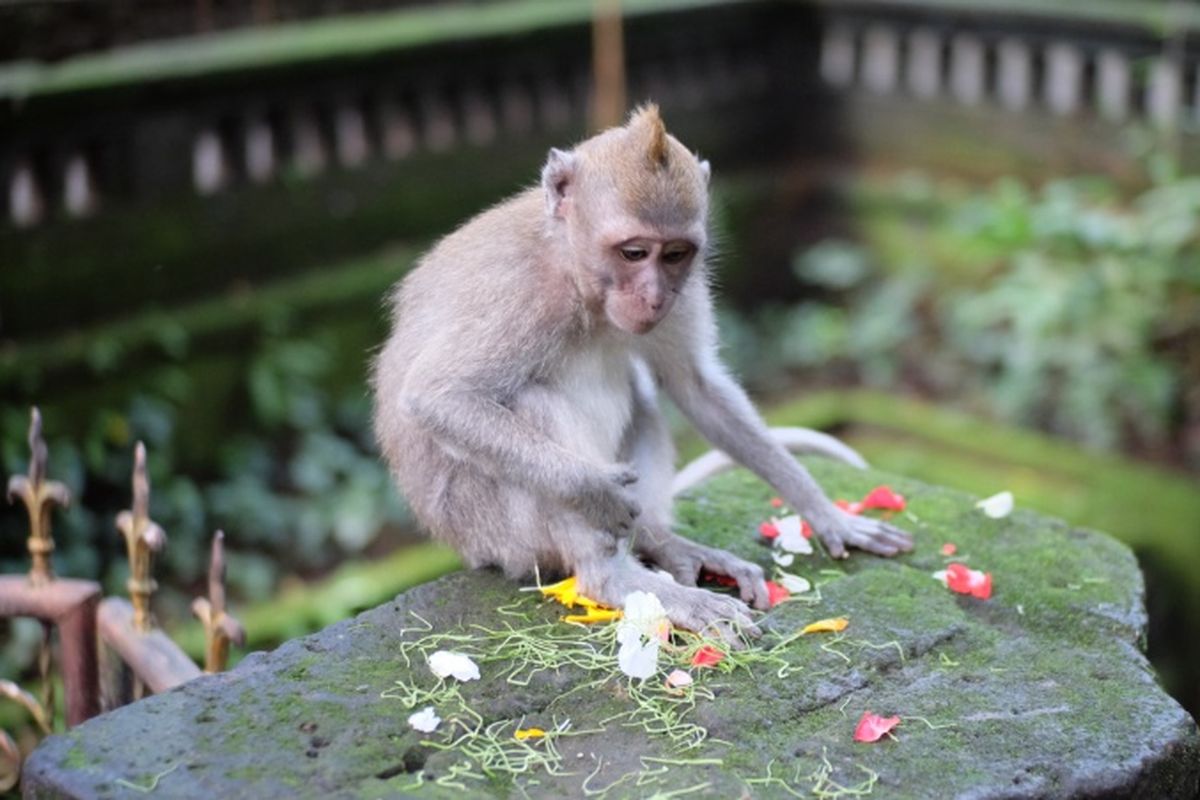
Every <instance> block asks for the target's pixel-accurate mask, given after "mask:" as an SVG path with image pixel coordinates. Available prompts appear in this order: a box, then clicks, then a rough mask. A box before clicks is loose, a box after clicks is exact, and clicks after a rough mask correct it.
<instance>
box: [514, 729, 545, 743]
mask: <svg viewBox="0 0 1200 800" xmlns="http://www.w3.org/2000/svg"><path fill="white" fill-rule="evenodd" d="M545 735H546V732H545V731H544V730H542V729H541V728H518V729H517V730H515V731H513V738H514V739H516V740H517V741H520V742H523V741H525V740H526V739H541V738H542V737H543V736H545Z"/></svg>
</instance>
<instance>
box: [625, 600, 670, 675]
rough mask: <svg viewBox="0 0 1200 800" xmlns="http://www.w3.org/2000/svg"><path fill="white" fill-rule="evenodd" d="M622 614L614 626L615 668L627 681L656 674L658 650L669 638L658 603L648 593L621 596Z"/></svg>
mask: <svg viewBox="0 0 1200 800" xmlns="http://www.w3.org/2000/svg"><path fill="white" fill-rule="evenodd" d="M623 605H624V606H625V613H624V615H623V616H622V618H621V621H620V622H618V623H617V641H618V642H620V643H621V649H620V650H618V651H617V666H618V667H620V668H621V671H622V672H624V673H625V674H626V675H628V676H629V677H631V678H640V679H642V680H645V679H646V678H649V677H650V676H651V675H653V674H654V673H655V672H657V671H658V648H659V645H660V644H661V643H662V642H665V641H666V640H667V639H668V638H669V637H670V635H671V622H670V620H668V619H667V611H666V609H665V608H663V604H662V601H660V600H659V599H658V597H657V596H656V595H654V594H652V593H650V592H630V593H629V594H627V595H625V601H624V603H623Z"/></svg>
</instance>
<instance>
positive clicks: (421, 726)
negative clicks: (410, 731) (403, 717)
mask: <svg viewBox="0 0 1200 800" xmlns="http://www.w3.org/2000/svg"><path fill="white" fill-rule="evenodd" d="M408 724H409V727H411V728H414V729H416V730H418V731H420V732H421V733H433V732H434V731H435V730H437V726H438V725H441V724H442V718H441V717H439V716H438V715H437V713H436V712H435V711H434V710H433V706H425V707H424V708H422V709H421V710H420V711H418V712H417V713H415V714H409V716H408Z"/></svg>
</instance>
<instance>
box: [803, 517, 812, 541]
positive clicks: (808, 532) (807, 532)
mask: <svg viewBox="0 0 1200 800" xmlns="http://www.w3.org/2000/svg"><path fill="white" fill-rule="evenodd" d="M800 535H801V536H803V537H804V538H805V539H811V538H812V535H813V529H812V525H809V524H808V522H807V521H804V520H802V521H801V522H800Z"/></svg>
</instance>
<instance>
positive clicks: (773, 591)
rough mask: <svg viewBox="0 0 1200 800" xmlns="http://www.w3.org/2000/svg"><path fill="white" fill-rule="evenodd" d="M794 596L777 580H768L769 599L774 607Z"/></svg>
mask: <svg viewBox="0 0 1200 800" xmlns="http://www.w3.org/2000/svg"><path fill="white" fill-rule="evenodd" d="M791 596H792V593H791V592H789V591H788V590H787V589H785V588H783V587H782V586H780V585H779V584H778V583H776V582H775V581H767V601H768V602H769V603H770V604H771V606H772V607H774V606H775V605H776V604H778V603H782V602H783V601H784V600H787V599H788V598H789V597H791Z"/></svg>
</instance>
